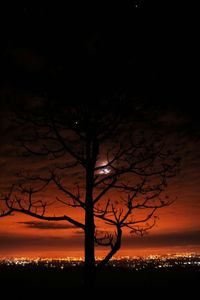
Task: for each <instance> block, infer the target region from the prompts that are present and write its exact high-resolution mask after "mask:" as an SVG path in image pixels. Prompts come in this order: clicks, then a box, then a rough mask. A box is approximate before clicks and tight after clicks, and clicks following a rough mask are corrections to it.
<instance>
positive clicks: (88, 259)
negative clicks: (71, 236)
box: [84, 140, 95, 289]
mask: <svg viewBox="0 0 200 300" xmlns="http://www.w3.org/2000/svg"><path fill="white" fill-rule="evenodd" d="M86 151H87V168H86V197H85V274H84V282H85V287H86V288H87V289H91V288H93V287H94V284H95V244H94V235H95V225H94V211H93V185H94V157H93V155H94V153H93V147H92V143H91V140H89V141H88V143H87V150H86Z"/></svg>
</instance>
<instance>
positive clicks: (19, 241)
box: [0, 233, 83, 254]
mask: <svg viewBox="0 0 200 300" xmlns="http://www.w3.org/2000/svg"><path fill="white" fill-rule="evenodd" d="M0 245H1V251H3V250H4V251H6V250H8V251H11V250H12V249H14V251H18V250H24V249H26V250H27V251H30V250H34V249H36V248H37V249H41V250H44V249H46V250H51V249H58V250H62V249H69V248H70V249H77V248H81V249H82V247H83V239H82V238H81V237H77V236H68V237H65V238H61V237H57V236H50V237H46V236H35V235H34V236H26V235H17V234H16V235H12V234H10V235H6V234H4V233H0ZM0 254H1V253H0Z"/></svg>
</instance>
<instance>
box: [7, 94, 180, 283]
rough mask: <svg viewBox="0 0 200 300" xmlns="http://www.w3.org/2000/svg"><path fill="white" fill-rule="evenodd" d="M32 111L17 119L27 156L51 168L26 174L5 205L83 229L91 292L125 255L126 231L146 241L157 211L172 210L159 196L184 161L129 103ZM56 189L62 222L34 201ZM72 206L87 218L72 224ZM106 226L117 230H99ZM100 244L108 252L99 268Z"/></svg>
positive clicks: (44, 106) (49, 104) (51, 105)
mask: <svg viewBox="0 0 200 300" xmlns="http://www.w3.org/2000/svg"><path fill="white" fill-rule="evenodd" d="M28 106H29V109H28V110H27V109H26V111H23V112H21V116H20V118H19V120H20V121H19V123H20V125H21V126H22V128H23V136H21V140H20V142H21V144H22V146H23V148H24V149H25V152H26V154H27V155H35V156H39V157H42V158H44V157H45V158H48V159H50V161H51V162H52V164H51V167H49V168H48V169H47V168H46V169H45V170H43V171H40V173H37V172H34V173H33V174H32V173H30V172H29V173H28V172H25V171H23V172H21V173H20V176H21V182H20V184H18V185H17V186H14V187H13V189H12V191H11V192H10V193H9V194H8V195H6V196H5V197H4V201H5V203H6V206H7V208H8V209H9V210H10V211H14V212H21V213H24V214H27V215H30V216H32V217H35V218H39V219H42V220H49V221H62V220H63V221H67V222H69V223H71V224H73V225H74V226H77V227H78V228H80V229H81V230H83V233H84V240H85V283H86V285H87V286H91V285H93V283H94V274H95V269H96V268H98V267H102V266H104V265H105V264H106V263H108V261H109V260H110V259H111V258H112V257H113V255H115V254H116V252H117V251H118V250H119V249H120V247H121V241H122V233H123V231H124V230H129V231H130V233H135V234H138V233H139V234H144V233H145V232H147V231H148V230H149V229H151V228H152V227H153V226H154V224H155V213H156V211H157V210H158V209H159V208H162V207H165V206H167V205H169V204H170V203H171V200H169V199H168V197H167V196H164V197H163V196H162V193H163V191H164V190H165V188H166V186H167V180H168V178H170V177H172V176H174V175H175V174H176V172H177V167H178V164H179V159H178V158H177V157H176V155H175V151H174V150H173V151H172V150H169V149H168V146H167V140H168V141H169V139H168V138H167V137H166V136H163V135H164V134H163V131H162V130H160V129H159V128H158V127H156V125H155V124H154V122H153V121H152V120H149V119H148V117H149V114H148V113H147V112H146V111H145V109H144V108H142V107H139V106H138V105H137V106H135V105H133V103H132V101H130V100H123V101H122V100H116V99H115V101H99V103H96V104H93V105H92V104H91V103H90V104H81V103H76V104H72V103H70V104H69V103H68V104H66V103H64V102H63V101H61V102H57V103H56V102H54V101H50V100H49V101H47V100H44V101H41V102H39V103H37V104H33V102H32V103H31V105H30V103H29V105H28ZM30 106H31V109H30ZM170 146H171V145H170ZM72 181H73V182H74V184H75V185H74V186H73V187H72ZM30 182H31V183H30ZM51 184H53V185H54V186H55V187H56V188H57V190H58V191H59V192H58V194H57V195H55V200H56V201H58V202H60V203H62V204H63V205H64V206H66V210H65V211H64V212H63V214H62V215H60V216H56V215H55V214H54V216H51V215H47V208H48V206H49V205H51V206H53V205H54V203H50V202H51V201H50V202H49V200H48V199H46V200H45V201H44V200H38V197H36V195H37V194H38V193H40V192H44V191H45V190H46V189H47V187H48V186H49V185H51ZM60 193H61V194H63V196H62V197H61V196H60ZM67 207H71V208H74V209H80V210H81V211H82V212H83V215H82V219H81V218H80V219H75V218H74V217H70V215H68V209H67ZM80 220H82V221H80ZM101 222H104V223H105V224H106V226H107V228H108V227H109V226H110V228H112V230H109V229H108V230H105V227H104V229H103V230H99V226H100V225H99V224H101ZM95 244H97V245H100V246H107V247H110V249H109V250H108V254H107V255H106V256H105V258H104V259H102V260H101V261H100V262H99V263H98V262H96V261H95Z"/></svg>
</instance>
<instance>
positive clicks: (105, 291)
mask: <svg viewBox="0 0 200 300" xmlns="http://www.w3.org/2000/svg"><path fill="white" fill-rule="evenodd" d="M82 273H83V270H82V269H81V268H78V267H71V268H67V269H63V270H58V269H44V268H38V269H37V268H35V269H32V268H30V267H26V268H22V267H18V266H16V267H5V266H3V267H2V266H1V268H0V283H1V289H2V290H5V291H7V295H8V296H7V297H6V298H8V299H9V295H10V296H11V295H12V294H14V295H15V299H21V298H25V299H30V298H31V296H33V298H34V299H35V296H37V299H40V298H42V299H44V298H45V299H46V298H49V296H52V295H54V293H55V294H56V295H57V297H58V296H61V295H62V299H67V298H68V297H67V298H66V297H63V295H66V296H67V295H68V296H69V295H72V294H73V295H76V294H82V295H84V291H83V287H82V284H81V282H82V279H81V278H82ZM199 284H200V269H195V268H185V269H183V268H177V269H176V268H169V269H167V268H165V269H149V270H148V269H146V270H141V271H134V270H129V269H120V268H106V269H104V270H103V271H101V272H100V273H99V274H98V276H97V284H96V288H95V291H93V292H91V294H92V295H93V296H95V297H93V298H95V299H96V298H97V299H98V296H101V299H102V296H104V297H103V298H106V296H109V295H110V294H112V296H114V297H115V296H120V295H127V296H128V295H131V297H130V299H134V298H135V296H136V295H137V298H138V296H140V298H139V299H143V298H142V296H147V297H148V298H150V299H165V298H166V297H170V298H171V299H173V298H174V297H173V296H175V295H177V296H178V299H180V298H182V296H183V295H184V296H186V295H189V296H192V298H191V299H193V295H196V294H197V295H198V293H199ZM86 293H87V294H88V291H87V292H86ZM44 295H45V296H46V297H44ZM57 297H56V299H58V298H57ZM50 298H51V297H50ZM115 298H116V297H115ZM176 298H177V297H176ZM197 298H198V297H197ZM13 299H14V298H13ZM70 299H71V298H70ZM109 299H111V298H110V297H109ZM112 299H113V298H112Z"/></svg>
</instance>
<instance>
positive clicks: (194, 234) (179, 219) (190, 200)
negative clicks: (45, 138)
mask: <svg viewBox="0 0 200 300" xmlns="http://www.w3.org/2000/svg"><path fill="white" fill-rule="evenodd" d="M186 144H187V147H186V149H183V162H182V167H181V172H180V174H178V175H177V176H176V177H175V178H173V179H171V182H169V187H168V189H167V190H166V193H167V194H169V195H170V196H171V197H172V198H173V199H174V198H175V197H177V199H176V201H175V202H174V203H173V204H172V205H171V206H169V207H165V208H162V209H160V210H159V211H158V212H157V214H156V215H157V216H158V217H159V219H158V220H157V223H156V226H155V227H154V228H153V229H152V230H151V231H150V232H149V234H148V235H147V236H145V237H142V238H139V237H135V236H130V234H129V233H128V232H125V233H124V236H123V242H122V248H121V250H120V251H119V253H118V255H141V254H148V253H149V254H150V253H156V252H157V253H161V252H162V253H165V252H177V251H178V252H180V251H183V252H185V251H189V252H190V251H200V218H199V216H200V199H199V195H200V178H199V174H200V158H199V151H198V149H199V148H200V143H199V142H196V141H193V142H191V140H190V139H188V143H186ZM12 149H13V145H12V135H10V134H8V135H7V136H6V135H4V145H2V146H1V148H0V166H1V174H0V190H1V191H2V192H5V191H6V189H7V188H8V187H9V186H10V183H11V182H13V181H14V180H15V174H16V172H17V171H19V169H20V168H21V167H22V166H24V168H31V170H37V169H38V168H39V169H41V170H43V168H45V167H46V162H45V161H43V162H42V163H41V162H38V161H37V159H36V158H31V164H30V161H29V160H28V159H24V158H19V157H18V155H17V152H16V153H13V150H12ZM56 195H57V192H55V190H53V189H50V190H48V191H47V192H46V193H45V194H44V195H43V196H44V197H46V198H51V199H55V196H56ZM54 212H56V215H57V216H58V215H63V214H64V212H65V213H67V214H69V215H70V216H74V217H75V218H76V219H79V220H81V218H82V217H83V215H82V216H81V214H80V211H79V210H78V209H77V208H75V209H73V208H71V209H69V208H67V207H65V206H63V205H62V204H61V203H57V204H56V210H54V209H53V208H52V209H50V210H49V212H48V213H49V215H53V214H54ZM103 229H105V225H103ZM104 253H105V250H102V248H100V247H98V248H97V251H96V255H101V254H102V255H103V254H104ZM82 254H83V235H82V234H81V232H80V229H77V228H72V226H71V225H70V224H68V223H64V222H58V223H55V222H53V223H50V222H42V221H40V220H37V219H34V218H31V217H28V216H25V215H22V214H14V215H13V216H9V217H6V218H1V219H0V256H26V255H32V256H71V255H75V256H79V255H82Z"/></svg>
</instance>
